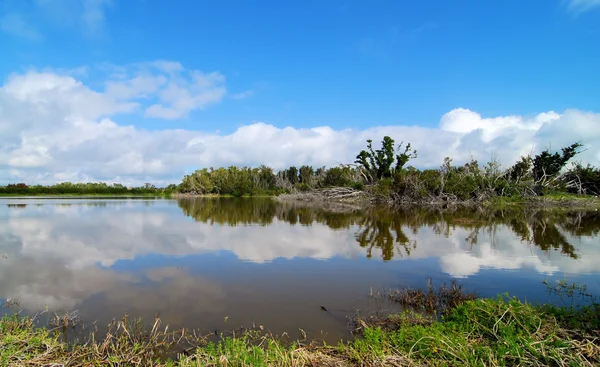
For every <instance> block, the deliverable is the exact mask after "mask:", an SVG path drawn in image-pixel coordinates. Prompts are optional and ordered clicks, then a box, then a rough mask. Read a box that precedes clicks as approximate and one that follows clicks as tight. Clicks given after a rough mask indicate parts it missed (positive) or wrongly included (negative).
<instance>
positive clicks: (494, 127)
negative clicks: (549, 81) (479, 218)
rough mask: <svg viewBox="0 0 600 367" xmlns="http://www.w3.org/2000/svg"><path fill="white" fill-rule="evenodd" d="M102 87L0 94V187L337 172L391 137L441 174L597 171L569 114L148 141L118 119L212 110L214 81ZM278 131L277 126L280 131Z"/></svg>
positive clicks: (154, 68)
mask: <svg viewBox="0 0 600 367" xmlns="http://www.w3.org/2000/svg"><path fill="white" fill-rule="evenodd" d="M105 71H106V72H107V74H108V75H109V77H108V80H106V82H105V83H104V84H103V87H102V88H92V87H90V86H89V85H86V84H85V83H84V82H82V81H81V80H78V79H77V76H76V75H65V74H60V73H57V72H51V71H46V72H37V71H30V72H27V73H23V74H13V75H12V76H10V77H9V78H8V79H7V80H6V82H5V84H4V85H3V86H2V87H1V88H0V177H2V178H1V179H0V184H6V183H9V182H17V181H18V182H29V183H34V182H35V183H55V182H57V181H64V180H71V181H88V180H101V181H109V182H115V181H120V182H123V183H125V184H139V183H143V182H152V183H155V184H158V185H162V184H166V183H173V182H178V181H179V180H180V178H181V177H182V175H183V174H184V173H186V172H187V171H188V170H189V169H190V168H191V167H198V168H200V167H210V166H215V167H218V166H227V165H232V164H234V165H251V166H256V165H260V164H267V165H269V166H272V167H274V168H276V169H280V168H284V167H289V166H290V165H302V164H309V165H313V166H323V165H325V166H332V165H336V164H339V163H348V162H352V161H353V160H354V158H355V156H356V154H357V152H358V151H360V150H361V149H363V148H364V146H365V140H367V139H374V140H375V141H378V140H379V139H381V138H382V137H383V136H384V135H390V136H392V137H394V138H395V139H397V140H398V141H400V140H402V141H404V142H410V143H411V144H412V145H413V146H414V147H415V148H417V149H418V151H419V158H418V159H416V160H415V161H414V162H411V163H412V164H414V165H415V166H418V167H438V166H439V165H440V164H441V162H442V161H443V158H444V157H446V156H449V157H452V158H454V161H455V162H456V163H462V162H465V161H467V160H468V159H470V158H471V157H473V158H475V159H478V160H479V161H480V162H485V161H488V160H489V159H490V158H492V157H495V158H497V159H498V160H499V161H500V162H501V163H502V164H504V165H505V166H507V165H510V164H512V163H513V162H514V161H515V160H517V159H518V158H519V156H520V155H523V154H529V153H530V152H539V151H541V150H542V149H544V148H545V147H547V146H548V145H549V144H552V147H553V148H556V149H558V148H560V147H561V146H563V145H566V144H570V143H572V142H575V141H581V142H583V143H584V145H585V146H586V148H587V150H586V151H585V152H584V153H583V154H582V155H581V157H580V158H581V159H582V160H584V161H586V162H589V163H592V164H596V165H597V164H598V163H600V149H599V148H600V114H598V113H594V112H583V111H578V110H567V111H563V112H560V113H559V112H554V111H548V112H542V113H539V114H538V115H535V116H532V117H525V116H498V117H484V116H481V115H480V114H479V113H477V112H475V111H471V110H469V109H466V108H457V109H454V110H452V111H449V112H448V113H446V114H445V115H443V116H442V117H441V119H440V122H439V125H438V126H437V127H419V126H375V127H371V128H368V129H364V130H351V129H342V130H334V129H332V128H331V127H328V126H320V127H314V128H295V127H289V126H288V127H283V128H282V127H276V126H274V125H272V124H269V123H266V122H257V123H252V124H248V125H244V126H241V127H240V128H238V129H237V130H236V131H234V132H233V133H231V134H216V133H208V132H205V131H202V130H181V129H163V130H152V131H148V130H143V129H140V128H137V127H134V126H129V125H123V124H121V123H119V119H120V117H121V115H123V114H137V115H138V116H140V118H143V117H142V115H145V116H148V117H153V118H166V119H174V118H179V117H184V116H187V115H188V114H189V113H190V112H192V111H194V110H198V109H203V108H207V107H208V106H210V105H211V104H214V103H217V102H219V101H220V100H221V99H223V98H224V96H225V95H226V93H227V90H226V85H225V77H224V76H223V75H222V74H220V73H218V72H202V71H199V70H188V69H185V68H184V67H183V66H182V65H181V64H179V63H177V62H171V61H155V62H149V63H140V64H136V65H128V66H114V65H105ZM276 122H277V121H273V123H276Z"/></svg>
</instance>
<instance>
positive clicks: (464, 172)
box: [0, 136, 600, 204]
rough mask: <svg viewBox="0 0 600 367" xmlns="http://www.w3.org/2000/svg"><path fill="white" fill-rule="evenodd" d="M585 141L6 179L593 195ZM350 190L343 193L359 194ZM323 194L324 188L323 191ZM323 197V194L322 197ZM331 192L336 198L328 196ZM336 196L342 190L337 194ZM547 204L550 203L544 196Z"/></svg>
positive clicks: (16, 191)
mask: <svg viewBox="0 0 600 367" xmlns="http://www.w3.org/2000/svg"><path fill="white" fill-rule="evenodd" d="M582 147H583V146H582V144H580V143H574V144H571V145H569V146H567V147H563V148H562V149H561V150H560V152H551V151H550V150H549V149H546V150H544V151H543V152H541V153H540V154H537V155H535V156H526V157H521V159H520V160H519V161H518V162H516V163H515V164H513V165H512V166H510V167H506V168H504V167H501V165H500V164H499V163H498V162H497V161H490V162H487V163H486V164H483V165H482V164H480V163H479V162H478V161H476V160H473V159H472V160H471V161H469V162H467V163H465V164H462V165H455V164H454V163H453V161H452V159H451V158H449V157H448V158H445V159H444V161H443V162H442V164H441V166H440V167H439V168H438V169H417V168H415V167H413V166H411V165H409V164H410V162H411V161H412V160H413V159H415V158H416V157H417V151H416V150H414V149H413V148H412V147H411V145H410V144H407V145H406V146H403V144H402V143H401V144H399V145H397V146H396V143H395V141H394V139H392V138H390V137H389V136H385V137H384V138H383V140H382V142H381V147H380V148H379V149H374V148H373V145H372V141H371V140H368V141H367V149H366V150H362V151H361V152H359V153H358V155H357V156H356V160H355V161H354V162H353V163H349V164H341V165H339V166H337V167H330V168H326V167H318V168H314V167H311V166H307V165H304V166H301V167H299V168H298V167H295V166H292V167H290V168H288V169H284V170H281V171H278V172H275V171H274V170H273V169H272V168H270V167H267V166H264V165H262V166H259V167H255V168H251V167H236V166H231V167H228V168H224V167H221V168H216V169H215V168H212V167H211V168H203V169H199V170H197V171H195V172H194V173H192V174H189V175H186V176H185V177H184V178H183V180H182V182H181V183H180V184H179V185H174V184H172V185H169V186H167V187H165V188H156V187H154V186H153V185H151V184H146V185H144V186H141V187H125V186H123V185H120V184H113V185H108V184H106V183H70V182H64V183H59V184H56V185H52V186H41V185H35V186H27V185H26V184H25V183H18V184H10V185H7V186H0V196H3V195H4V196H7V195H155V196H167V195H171V194H173V193H178V194H183V195H217V196H235V197H241V196H272V195H280V194H289V193H303V192H315V191H317V190H321V191H322V190H323V189H327V188H349V189H352V190H354V191H355V192H359V193H365V194H367V195H368V196H369V197H370V198H372V199H373V198H374V199H378V200H380V201H387V202H391V203H396V204H409V203H410V204H418V203H445V202H489V201H493V200H498V199H499V200H500V202H502V203H510V202H515V201H522V200H523V199H531V198H539V197H544V198H550V199H546V201H548V200H553V199H554V198H556V197H561V198H564V197H565V196H568V197H569V198H573V197H575V196H576V197H580V198H591V197H594V196H598V195H600V168H598V167H594V166H591V165H589V164H588V165H583V164H582V163H573V164H571V165H570V166H568V163H569V162H570V161H571V160H572V159H573V158H574V157H576V156H577V154H578V153H579V152H580V150H581V149H582ZM354 194H355V193H353V192H349V193H345V194H343V195H342V196H343V197H344V198H348V197H357V198H358V196H356V195H354ZM321 196H322V195H321ZM321 196H319V199H321ZM326 199H331V198H326ZM333 199H335V197H334V198H333ZM542 204H543V202H542Z"/></svg>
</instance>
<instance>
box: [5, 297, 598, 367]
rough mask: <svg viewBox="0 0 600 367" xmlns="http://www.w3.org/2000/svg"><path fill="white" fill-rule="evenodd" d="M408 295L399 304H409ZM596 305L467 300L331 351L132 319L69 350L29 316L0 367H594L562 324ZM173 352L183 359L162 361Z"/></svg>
mask: <svg viewBox="0 0 600 367" xmlns="http://www.w3.org/2000/svg"><path fill="white" fill-rule="evenodd" d="M440 290H442V291H440ZM440 290H438V291H437V292H435V294H436V295H439V294H441V295H442V297H441V298H443V297H447V296H446V295H448V294H449V295H450V297H453V299H454V297H456V296H454V294H455V293H456V292H458V290H459V288H456V287H454V288H453V287H446V288H444V287H442V288H440ZM401 294H404V293H401ZM410 294H411V293H410V292H408V293H406V296H404V295H403V296H401V298H402V299H409V300H413V299H415V297H412V296H411V297H408V295H410ZM407 297H408V298H407ZM419 297H420V296H418V297H416V298H419ZM411 302H412V301H411ZM439 304H440V303H439V301H438V305H439ZM599 309H600V307H598V308H589V309H586V310H573V309H569V310H565V309H559V308H541V307H534V306H532V305H529V304H526V303H522V302H520V301H518V300H516V299H513V298H506V297H499V298H497V299H478V300H465V301H464V302H462V303H461V304H460V305H457V306H456V307H454V308H452V309H449V310H448V312H447V314H446V316H443V318H442V320H438V319H435V318H432V317H428V316H424V315H423V314H419V313H417V312H412V313H411V312H405V313H401V314H397V315H390V317H389V318H390V319H394V320H395V321H394V323H395V325H396V326H397V327H396V328H395V329H385V328H382V327H381V326H380V325H376V324H371V325H367V324H366V323H365V324H364V329H363V330H362V331H363V332H362V337H360V338H358V339H356V340H354V341H352V342H349V343H341V344H339V345H337V346H330V345H323V344H316V343H309V344H308V345H304V344H301V343H299V342H295V343H284V342H282V341H281V339H278V338H275V337H274V336H272V335H265V333H263V332H261V331H260V330H251V331H245V332H243V333H241V334H236V335H235V336H230V337H224V338H222V339H221V340H219V341H213V342H210V341H209V340H208V338H206V337H205V336H198V335H194V334H193V333H191V334H190V333H189V332H186V331H183V330H179V331H169V330H168V328H167V327H164V328H163V327H161V325H160V320H158V319H156V320H155V321H154V323H153V324H152V325H149V326H148V327H147V328H144V327H143V326H142V323H141V322H140V321H139V320H129V319H128V318H126V317H125V318H123V319H121V320H115V321H113V322H112V323H111V324H110V325H109V331H108V333H107V334H106V337H104V338H102V339H98V340H96V339H94V338H90V339H89V340H88V341H87V342H85V343H83V344H80V345H75V346H72V345H68V344H66V343H63V342H60V340H59V337H58V336H57V335H56V334H53V333H52V332H51V331H50V330H48V329H44V328H36V327H35V324H34V320H32V319H30V318H23V317H19V316H12V317H5V318H4V319H2V320H1V321H0V365H1V366H14V367H34V366H35V367H40V366H48V367H50V366H53V367H58V366H66V367H83V366H162V367H177V366H179V367H200V366H223V367H237V366H239V367H246V366H248V367H249V366H264V367H270V366H289V367H305V366H306V367H308V366H331V367H333V366H337V367H350V366H367V367H370V366H393V367H398V366H565V367H566V366H598V365H600V346H599V344H598V341H599V336H598V335H596V334H594V330H593V329H594V328H595V324H590V325H589V327H586V328H581V327H579V326H577V327H573V328H568V327H565V325H566V324H565V320H567V319H573V318H575V319H577V318H578V317H579V318H580V319H582V320H583V319H587V318H589V317H592V318H600V312H599ZM578 325H579V324H578ZM585 325H588V324H585ZM384 326H385V325H384ZM177 351H179V352H184V353H179V354H178V355H176V358H174V359H168V356H175V352H177Z"/></svg>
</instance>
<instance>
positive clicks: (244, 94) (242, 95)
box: [231, 90, 254, 99]
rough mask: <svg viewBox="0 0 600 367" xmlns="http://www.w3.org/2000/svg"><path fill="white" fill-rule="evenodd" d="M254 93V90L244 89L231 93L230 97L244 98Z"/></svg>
mask: <svg viewBox="0 0 600 367" xmlns="http://www.w3.org/2000/svg"><path fill="white" fill-rule="evenodd" d="M253 95H254V91H253V90H246V91H243V92H240V93H235V94H232V95H231V98H233V99H246V98H248V97H252V96H253Z"/></svg>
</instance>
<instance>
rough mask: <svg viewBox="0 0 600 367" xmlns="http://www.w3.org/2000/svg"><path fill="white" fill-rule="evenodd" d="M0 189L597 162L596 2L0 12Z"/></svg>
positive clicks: (177, 5)
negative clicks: (568, 154)
mask: <svg viewBox="0 0 600 367" xmlns="http://www.w3.org/2000/svg"><path fill="white" fill-rule="evenodd" d="M0 47H1V50H2V57H1V58H0V184H6V183H14V182H26V183H29V184H34V183H42V184H51V183H56V182H63V181H73V182H81V181H106V182H122V183H126V184H139V183H145V182H152V183H154V184H157V185H163V184H168V183H178V182H179V181H180V180H181V177H182V176H183V175H184V174H187V173H189V172H191V171H193V170H195V169H197V168H203V167H219V166H229V165H248V166H257V165H260V164H266V165H270V166H272V167H274V168H275V169H281V168H284V167H289V166H291V165H296V166H300V165H303V164H309V165H313V166H323V165H325V166H334V165H337V164H340V163H350V162H352V161H353V160H354V158H355V156H356V154H357V153H358V152H359V151H360V150H361V149H363V148H364V146H365V144H366V143H365V140H367V139H373V140H375V141H380V140H381V139H382V137H383V136H384V135H390V136H391V137H393V138H394V139H395V140H396V141H397V142H400V141H403V142H410V143H411V144H412V146H413V147H415V148H416V149H417V150H418V152H419V154H418V158H417V159H416V160H414V162H411V163H412V164H413V165H414V166H417V167H421V168H430V167H438V166H439V165H440V164H441V163H442V161H443V158H444V157H446V156H450V157H452V158H453V159H454V161H455V162H456V163H462V162H465V161H467V160H468V159H470V158H471V157H473V158H475V159H478V160H479V161H480V162H486V161H488V160H490V159H497V160H499V161H500V163H502V164H503V166H504V167H507V166H509V165H510V164H511V163H512V162H514V161H515V160H516V159H518V158H519V156H520V155H524V154H530V153H536V152H539V151H541V150H543V149H545V148H548V147H550V148H551V149H559V148H560V147H562V146H564V145H567V144H571V143H573V142H575V141H581V142H582V143H583V144H584V147H585V148H586V150H585V151H584V152H583V153H582V154H581V155H580V159H581V160H582V161H583V162H584V163H591V164H594V165H598V164H600V72H599V71H598V65H600V0H529V1H520V0H498V1H492V0H490V1H477V0H472V1H467V0H456V1H441V0H440V1H433V0H424V1H384V0H377V1H368V2H367V1H345V0H328V1H316V0H315V1H313V0H307V1H277V2H276V1H261V0H257V1H252V2H249V1H230V0H223V1H218V2H208V1H192V0H180V1H177V2H172V1H166V0H154V1H150V0H128V1H125V0H0Z"/></svg>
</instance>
